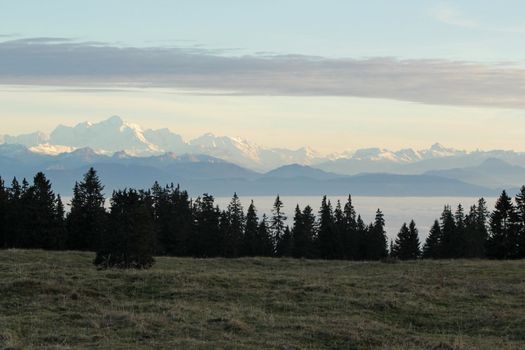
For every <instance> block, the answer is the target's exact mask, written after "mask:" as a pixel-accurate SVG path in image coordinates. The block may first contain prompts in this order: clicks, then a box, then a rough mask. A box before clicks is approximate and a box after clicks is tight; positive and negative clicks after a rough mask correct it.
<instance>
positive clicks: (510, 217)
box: [486, 191, 519, 259]
mask: <svg viewBox="0 0 525 350" xmlns="http://www.w3.org/2000/svg"><path fill="white" fill-rule="evenodd" d="M517 221H518V219H517V215H516V210H515V208H514V205H513V204H512V200H511V199H510V197H509V196H508V195H507V192H506V191H503V192H502V193H501V196H500V197H499V198H498V200H497V201H496V206H495V209H494V211H493V212H492V214H491V215H490V236H489V238H488V240H487V244H486V253H487V256H488V257H490V258H494V259H508V258H516V257H518V256H519V242H518V232H517V224H516V223H517Z"/></svg>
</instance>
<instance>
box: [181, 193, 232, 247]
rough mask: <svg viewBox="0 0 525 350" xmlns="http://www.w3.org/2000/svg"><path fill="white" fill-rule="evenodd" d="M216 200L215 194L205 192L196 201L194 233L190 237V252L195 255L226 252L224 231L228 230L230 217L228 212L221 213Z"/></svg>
mask: <svg viewBox="0 0 525 350" xmlns="http://www.w3.org/2000/svg"><path fill="white" fill-rule="evenodd" d="M214 202H215V200H214V198H213V196H211V195H209V194H204V195H203V197H202V198H197V200H196V201H195V204H194V209H193V212H194V233H193V234H192V235H191V238H190V239H191V240H190V254H191V255H193V256H196V257H214V256H219V255H221V254H222V253H223V252H224V236H223V235H224V233H222V232H224V230H226V228H227V227H225V226H228V217H227V214H226V213H223V214H222V215H221V212H220V210H219V208H217V207H216V206H215V203H214ZM219 221H220V222H221V225H219ZM221 233H222V234H221Z"/></svg>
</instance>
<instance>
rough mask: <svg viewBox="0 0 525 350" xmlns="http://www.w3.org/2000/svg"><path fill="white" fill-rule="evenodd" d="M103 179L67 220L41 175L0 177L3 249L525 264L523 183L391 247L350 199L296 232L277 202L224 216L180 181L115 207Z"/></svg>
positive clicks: (296, 223) (99, 259)
mask: <svg viewBox="0 0 525 350" xmlns="http://www.w3.org/2000/svg"><path fill="white" fill-rule="evenodd" d="M103 190H104V186H103V185H102V183H101V181H100V179H99V177H98V175H97V172H96V171H95V170H94V169H93V168H91V169H90V170H89V171H88V172H87V173H86V174H85V175H84V177H83V179H82V180H81V181H79V182H77V183H76V184H75V186H74V188H73V197H72V199H71V202H70V203H69V205H70V210H69V212H67V213H66V211H65V210H64V205H63V203H62V200H61V198H60V195H56V194H55V193H54V192H53V190H52V186H51V183H50V181H49V180H48V179H47V178H46V176H45V175H44V174H43V173H41V172H40V173H38V174H36V176H35V177H34V179H33V183H32V184H29V183H28V182H27V181H26V180H25V179H24V180H23V181H22V183H21V184H20V183H19V182H18V181H17V179H16V178H15V179H13V181H12V182H11V185H10V186H9V187H6V185H5V183H4V181H3V180H2V179H1V178H0V247H3V248H29V249H32V248H41V249H50V250H64V249H68V250H84V251H94V252H96V258H95V260H94V263H95V265H97V266H98V267H100V268H105V267H122V268H127V267H135V268H147V267H150V266H151V265H152V264H153V263H154V258H153V256H154V255H169V256H192V257H202V258H204V257H228V258H235V257H242V256H276V257H294V258H309V259H348V260H380V259H384V258H387V257H388V256H390V257H392V258H396V259H402V260H407V259H418V258H432V259H449V258H495V259H518V258H524V257H525V186H524V187H522V188H521V191H520V193H519V194H518V195H517V196H516V197H515V198H514V201H513V199H512V198H510V197H509V196H508V195H507V193H506V192H505V191H503V193H502V194H501V196H500V197H499V199H498V200H497V202H496V205H495V208H494V210H493V211H492V212H489V210H488V208H487V205H486V202H485V200H484V199H483V198H481V199H480V200H479V201H478V202H477V204H476V205H473V206H472V207H470V209H469V211H468V213H466V214H465V212H464V208H463V207H462V205H461V204H460V205H458V207H457V208H456V209H455V210H452V208H451V207H450V206H448V205H446V206H445V207H444V210H443V212H442V214H441V217H440V219H439V220H436V221H435V222H434V224H433V226H432V228H431V230H430V232H429V235H428V237H427V238H426V241H425V242H424V244H423V245H421V243H420V241H419V232H418V229H417V227H416V224H415V222H414V221H413V220H412V221H411V222H410V223H409V224H408V225H407V224H403V226H402V227H401V229H400V231H399V233H398V235H397V237H396V239H395V240H394V241H391V242H390V245H388V240H387V237H386V233H385V220H384V215H383V213H382V212H381V210H379V209H378V210H377V212H376V215H375V219H374V221H373V222H371V223H369V224H365V222H364V221H363V219H362V218H361V216H360V215H358V214H357V213H356V210H355V208H354V205H353V203H352V197H351V196H350V195H349V196H348V198H347V200H346V202H345V203H344V204H343V203H341V202H340V201H337V202H336V204H335V206H333V205H332V203H331V202H330V200H329V199H328V198H327V197H326V196H324V197H323V199H322V201H321V206H320V209H319V210H318V211H317V212H316V211H315V210H314V209H313V208H312V207H311V206H309V205H307V206H305V207H304V208H300V207H299V205H297V206H296V207H295V210H294V214H293V218H292V222H291V227H290V226H289V225H287V222H288V218H287V216H286V215H285V213H284V210H283V203H282V201H281V199H280V197H279V196H277V198H276V199H275V202H274V205H273V208H272V211H271V215H270V216H269V217H267V216H266V215H265V214H263V215H262V216H261V217H259V215H258V213H257V209H256V207H255V205H254V203H253V201H252V202H251V203H250V205H249V206H248V208H247V210H246V212H245V211H244V208H243V207H242V205H241V202H240V200H239V197H238V196H237V194H234V195H233V197H232V199H231V201H230V203H229V205H228V206H227V208H226V209H224V210H221V209H220V208H219V207H218V206H217V205H216V204H215V200H214V197H213V196H212V195H209V194H204V195H202V196H200V197H198V198H196V199H195V200H192V199H191V198H190V197H189V195H188V193H187V192H186V191H184V190H181V189H180V187H179V186H174V185H173V184H171V185H167V186H161V185H160V184H158V183H155V184H154V185H153V186H152V188H151V189H147V190H137V189H124V190H118V191H114V192H113V194H112V196H111V199H110V206H109V210H106V208H105V205H104V204H105V197H104V194H103Z"/></svg>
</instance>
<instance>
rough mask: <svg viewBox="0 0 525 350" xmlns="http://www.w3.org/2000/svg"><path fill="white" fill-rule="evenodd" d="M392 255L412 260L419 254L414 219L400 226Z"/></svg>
mask: <svg viewBox="0 0 525 350" xmlns="http://www.w3.org/2000/svg"><path fill="white" fill-rule="evenodd" d="M392 255H393V256H394V257H396V258H399V259H401V260H413V259H417V258H419V256H420V255H421V250H420V244H419V235H418V230H417V228H416V224H415V222H414V220H412V221H410V224H409V226H407V224H406V223H404V224H403V226H402V227H401V230H400V231H399V233H398V234H397V238H396V241H395V243H394V246H393V254H392Z"/></svg>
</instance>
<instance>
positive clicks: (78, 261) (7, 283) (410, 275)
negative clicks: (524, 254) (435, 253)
mask: <svg viewBox="0 0 525 350" xmlns="http://www.w3.org/2000/svg"><path fill="white" fill-rule="evenodd" d="M93 257H94V256H93V254H92V253H80V252H46V251H24V250H7V251H6V250H4V251H0V349H74V348H82V349H83V348H88V349H89V348H93V349H94V348H97V349H491V350H492V349H524V348H525V261H479V260H478V261H468V260H459V261H417V262H399V263H391V264H387V263H381V262H346V261H319V260H315V261H309V260H292V259H272V258H245V259H233V260H227V259H190V258H163V257H161V258H157V263H156V265H155V266H154V267H153V268H152V269H150V270H147V271H120V270H107V271H97V270H96V269H95V268H94V266H93V265H92V264H91V262H92V260H93Z"/></svg>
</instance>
